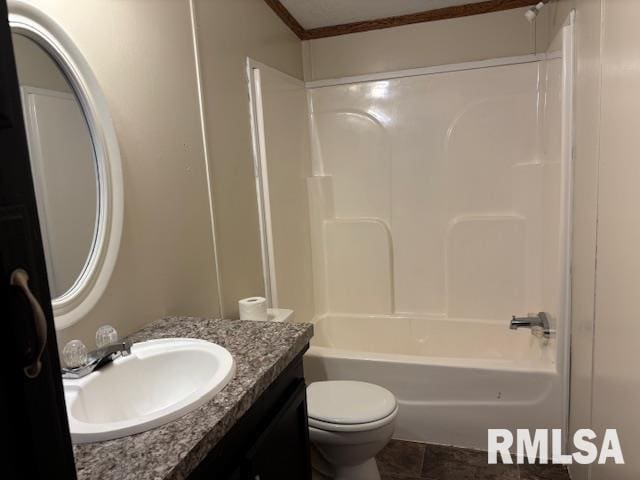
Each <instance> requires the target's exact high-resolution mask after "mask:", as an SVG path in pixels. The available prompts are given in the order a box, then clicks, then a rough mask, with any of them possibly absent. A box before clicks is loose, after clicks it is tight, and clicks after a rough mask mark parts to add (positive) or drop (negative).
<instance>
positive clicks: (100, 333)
mask: <svg viewBox="0 0 640 480" xmlns="http://www.w3.org/2000/svg"><path fill="white" fill-rule="evenodd" d="M117 341H118V331H117V330H116V329H115V328H113V327H112V326H111V325H102V326H101V327H100V328H98V330H97V331H96V347H98V349H100V348H104V347H106V346H107V345H111V344H113V343H116V342H117Z"/></svg>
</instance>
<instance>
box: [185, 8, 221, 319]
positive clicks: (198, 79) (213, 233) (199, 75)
mask: <svg viewBox="0 0 640 480" xmlns="http://www.w3.org/2000/svg"><path fill="white" fill-rule="evenodd" d="M195 9H196V7H195V5H194V3H193V0H189V16H190V20H191V36H192V41H193V56H194V62H195V67H196V85H197V88H198V110H199V114H200V135H201V136H202V153H203V156H204V167H205V173H206V175H207V194H208V199H209V221H210V222H211V239H212V242H213V264H214V268H215V272H216V289H217V294H218V315H219V316H220V317H221V318H225V313H224V302H223V301H222V278H221V275H220V262H219V260H218V242H217V239H216V220H215V218H216V216H215V208H214V202H213V188H212V187H213V172H212V169H211V167H210V159H209V147H208V139H207V119H206V115H205V108H204V89H203V86H202V67H201V65H200V47H199V44H198V34H197V28H196V10H195Z"/></svg>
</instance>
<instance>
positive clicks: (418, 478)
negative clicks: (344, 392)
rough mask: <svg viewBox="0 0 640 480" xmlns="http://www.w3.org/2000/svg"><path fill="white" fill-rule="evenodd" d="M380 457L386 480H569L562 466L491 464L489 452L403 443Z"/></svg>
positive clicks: (382, 471)
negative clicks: (489, 463)
mask: <svg viewBox="0 0 640 480" xmlns="http://www.w3.org/2000/svg"><path fill="white" fill-rule="evenodd" d="M376 458H377V461H378V467H379V468H380V473H381V476H382V480H569V475H568V473H567V470H566V469H565V468H564V467H563V466H560V465H487V454H486V453H485V452H479V451H477V450H467V449H464V448H456V447H444V446H440V445H428V444H423V443H413V442H403V441H399V440H392V441H391V442H390V443H389V445H387V447H385V449H384V450H382V452H380V454H379V455H378V456H377V457H376Z"/></svg>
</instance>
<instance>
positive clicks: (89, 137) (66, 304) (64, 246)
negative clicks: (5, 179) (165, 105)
mask: <svg viewBox="0 0 640 480" xmlns="http://www.w3.org/2000/svg"><path fill="white" fill-rule="evenodd" d="M8 4H9V9H10V15H9V21H10V24H11V29H12V42H13V48H14V54H15V59H16V67H17V72H18V81H19V84H20V91H21V98H22V107H23V113H24V120H25V127H26V133H27V141H28V146H29V157H30V160H31V171H32V176H33V183H34V190H35V194H36V201H37V206H38V217H39V223H40V230H41V234H42V243H43V247H44V252H45V260H46V266H47V275H48V280H49V289H50V292H51V298H52V303H53V311H54V316H55V324H56V328H58V329H60V328H65V327H68V326H70V325H72V324H73V323H75V322H77V321H79V320H80V319H81V318H82V317H83V316H85V315H86V314H87V313H88V312H89V310H90V309H91V308H93V306H94V305H95V303H96V302H97V300H98V299H99V297H100V296H101V294H102V292H103V291H104V288H105V286H106V283H107V281H108V279H109V277H110V275H111V272H112V270H113V266H114V263H115V257H116V255H117V251H118V247H119V242H120V232H121V229H122V179H121V171H120V157H119V149H118V145H117V141H116V137H115V133H114V130H113V126H112V123H111V118H110V116H109V114H108V111H107V109H106V102H105V101H104V98H103V96H102V93H101V92H100V89H99V87H98V83H97V82H96V80H95V78H94V76H93V74H92V72H91V70H90V69H89V67H88V64H87V63H86V61H85V60H84V58H83V57H82V56H81V54H80V52H79V51H78V49H77V48H76V47H75V45H74V44H73V43H72V42H71V41H70V39H69V37H68V36H67V35H66V34H65V33H64V31H62V29H61V28H60V27H59V26H58V25H57V24H56V23H55V22H53V21H52V20H51V19H50V18H48V17H46V16H45V15H44V14H43V13H42V12H40V11H39V10H37V9H35V8H34V7H31V6H29V5H25V4H24V3H22V2H12V1H10V2H9V3H8Z"/></svg>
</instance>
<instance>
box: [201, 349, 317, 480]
mask: <svg viewBox="0 0 640 480" xmlns="http://www.w3.org/2000/svg"><path fill="white" fill-rule="evenodd" d="M302 353H304V352H302ZM302 353H301V354H300V355H299V356H298V357H297V358H296V359H295V360H294V361H293V362H292V363H291V364H290V365H289V366H288V367H287V368H286V369H285V371H284V372H283V373H282V374H281V375H280V377H278V379H276V380H275V381H274V382H273V383H272V384H271V386H270V387H269V388H268V389H267V390H266V391H265V392H264V393H263V394H262V395H261V396H260V398H259V399H258V400H257V401H256V402H255V403H254V405H253V406H252V407H251V408H250V409H249V410H248V411H247V413H245V414H244V415H243V416H242V418H240V420H238V422H237V423H236V424H235V425H234V426H233V427H232V429H231V430H230V431H229V432H228V433H227V434H226V435H225V437H224V438H223V439H222V440H221V441H220V442H219V443H218V445H217V446H216V447H215V448H214V449H213V450H212V451H211V452H210V453H209V455H208V456H207V457H206V458H205V459H204V461H203V462H202V463H201V464H200V465H199V467H198V468H197V469H196V470H195V471H194V472H193V473H192V474H191V476H190V477H189V479H190V480H308V479H310V478H311V460H310V456H309V428H308V423H307V401H306V386H305V381H304V374H303V369H302Z"/></svg>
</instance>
